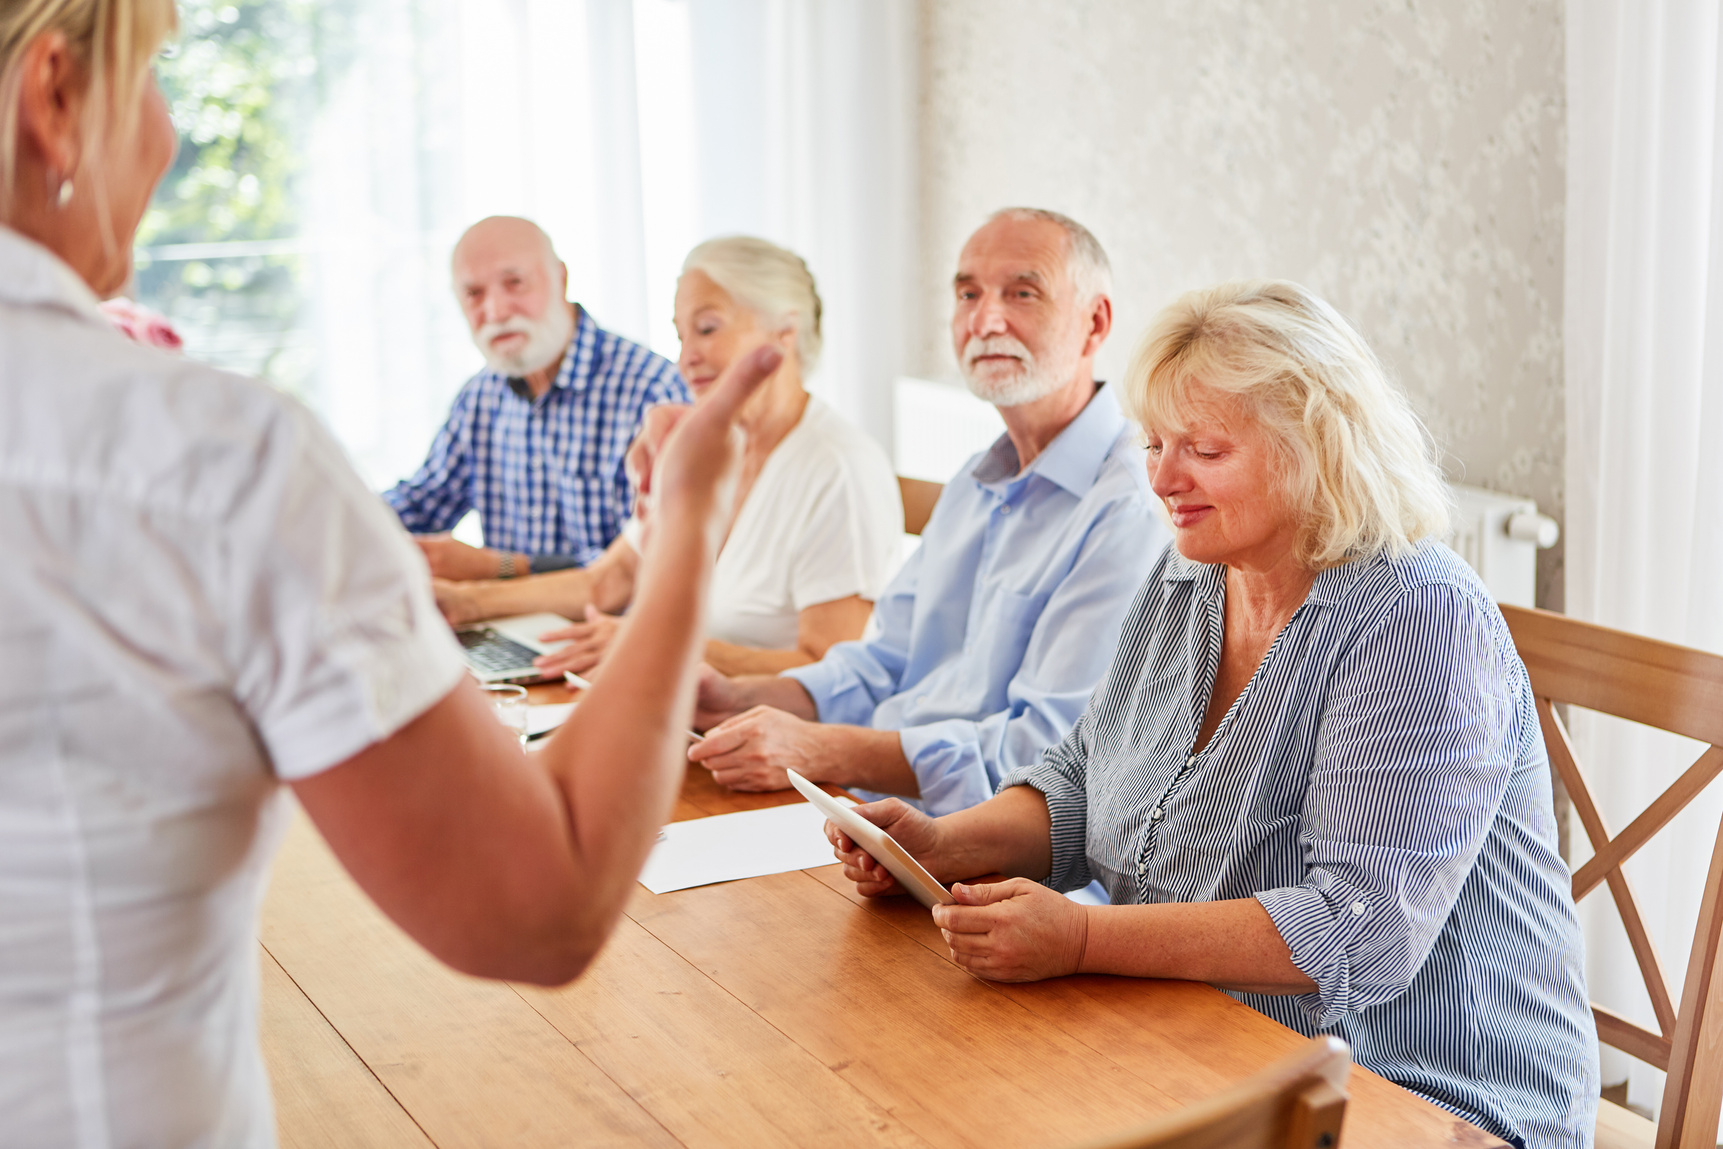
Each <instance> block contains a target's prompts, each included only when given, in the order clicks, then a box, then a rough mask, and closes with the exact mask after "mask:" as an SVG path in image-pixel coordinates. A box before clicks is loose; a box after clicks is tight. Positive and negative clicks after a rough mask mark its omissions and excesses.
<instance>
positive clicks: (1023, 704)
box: [785, 387, 1169, 815]
mask: <svg viewBox="0 0 1723 1149" xmlns="http://www.w3.org/2000/svg"><path fill="white" fill-rule="evenodd" d="M1152 502H1153V501H1152V497H1151V495H1150V493H1149V489H1148V476H1147V474H1146V472H1145V471H1144V468H1143V452H1142V448H1141V447H1140V446H1139V445H1138V442H1137V435H1136V432H1135V430H1134V429H1133V428H1132V427H1130V426H1129V425H1128V424H1127V423H1126V421H1125V417H1124V415H1122V414H1121V413H1120V411H1119V406H1118V402H1117V401H1116V400H1115V399H1114V397H1113V393H1112V391H1111V390H1110V389H1107V388H1105V387H1103V388H1102V389H1101V390H1100V391H1099V392H1097V393H1096V395H1095V397H1094V398H1093V399H1091V400H1090V401H1089V405H1088V406H1087V407H1085V408H1084V409H1083V411H1082V413H1081V414H1079V415H1078V416H1077V417H1076V418H1075V419H1073V420H1072V421H1071V423H1070V424H1069V425H1068V426H1067V427H1066V428H1065V429H1064V430H1063V431H1062V432H1060V433H1059V435H1058V437H1057V438H1055V439H1054V440H1053V442H1051V443H1050V444H1048V446H1047V449H1046V450H1045V451H1043V452H1041V454H1040V455H1038V456H1037V457H1036V458H1035V460H1034V461H1033V462H1032V463H1030V464H1029V466H1028V467H1026V468H1022V470H1021V473H1019V467H1018V460H1017V450H1016V448H1015V447H1014V446H1012V443H1011V440H1010V438H1009V437H1007V436H1001V437H1000V438H999V440H998V441H997V442H996V443H994V444H993V446H992V447H991V448H989V449H988V450H986V451H984V452H982V453H981V454H980V455H977V456H976V457H975V458H974V459H972V460H971V461H970V462H969V463H968V464H966V465H965V466H964V468H963V469H962V470H961V471H959V472H958V475H957V477H956V478H955V479H953V480H952V481H951V482H950V483H947V484H946V487H945V491H944V493H943V494H941V495H940V498H939V503H938V505H936V506H935V507H934V509H933V516H932V518H930V519H929V520H928V524H927V527H926V529H925V530H924V531H923V532H922V542H921V546H920V547H919V548H918V549H917V550H916V552H915V553H914V554H913V555H912V556H911V557H910V559H909V561H908V562H907V563H905V564H904V567H903V569H902V570H901V571H899V572H898V575H897V577H896V578H894V579H893V580H892V581H891V583H890V585H888V586H887V587H886V589H885V593H884V594H883V595H881V596H880V599H879V601H878V602H876V603H874V622H875V624H876V626H877V631H878V633H877V635H876V636H875V637H872V638H867V639H863V640H862V641H859V642H844V643H839V644H838V645H836V646H834V647H832V648H831V650H829V651H828V652H827V653H826V656H825V657H824V658H823V659H821V660H820V661H819V662H816V663H814V664H813V665H811V666H803V667H797V668H796V669H794V670H790V671H786V672H785V673H786V674H787V675H788V676H789V677H791V678H794V679H796V680H797V681H798V682H800V683H801V684H802V685H803V686H804V687H806V688H807V691H808V693H809V694H811V695H812V696H813V699H814V704H815V705H816V706H817V707H818V708H819V716H820V721H821V722H844V723H849V724H852V725H857V726H870V727H872V728H874V729H876V730H896V731H898V732H899V735H900V737H901V738H902V741H903V753H904V757H906V758H907V759H909V763H910V766H911V767H913V768H914V770H915V776H916V779H917V781H918V782H919V783H920V787H921V799H920V805H921V806H922V808H923V809H925V810H927V811H928V812H929V813H931V814H935V815H939V814H949V813H951V812H952V811H954V810H962V809H965V808H967V807H969V806H974V805H976V804H977V803H980V802H984V801H986V800H987V799H988V798H990V797H992V796H993V791H994V788H995V787H996V786H997V785H998V783H999V779H1000V778H1002V777H1004V775H1005V774H1006V773H1008V772H1009V771H1011V770H1014V769H1017V768H1019V767H1023V766H1030V765H1033V764H1034V763H1036V762H1037V761H1039V759H1040V756H1041V752H1042V751H1043V750H1046V749H1047V748H1048V747H1050V746H1055V745H1057V744H1058V743H1059V742H1060V741H1061V740H1062V739H1063V738H1064V737H1065V735H1066V733H1067V732H1068V731H1070V729H1071V727H1072V725H1073V724H1074V723H1075V722H1076V721H1077V716H1078V715H1079V714H1081V713H1082V712H1083V707H1084V705H1085V704H1086V703H1087V702H1088V699H1089V694H1090V692H1091V691H1092V690H1094V688H1095V685H1096V683H1098V682H1100V680H1101V676H1102V675H1103V674H1105V673H1106V670H1107V666H1108V664H1109V663H1110V662H1111V661H1112V657H1113V647H1114V643H1115V642H1116V641H1117V639H1118V635H1119V628H1120V626H1121V624H1122V623H1123V622H1124V619H1125V614H1126V612H1127V611H1128V610H1129V608H1130V605H1131V599H1132V598H1133V597H1134V595H1135V593H1136V590H1137V588H1138V587H1139V586H1141V585H1142V581H1143V578H1144V576H1145V575H1147V574H1148V572H1149V571H1150V569H1152V568H1153V566H1154V565H1155V561H1156V560H1157V558H1159V556H1160V553H1161V551H1162V550H1163V549H1164V548H1165V547H1166V544H1167V541H1168V539H1169V534H1168V531H1167V528H1166V526H1165V525H1164V524H1163V523H1162V521H1161V518H1160V516H1159V515H1158V514H1157V513H1156V511H1155V510H1154V507H1153V505H1152ZM855 793H857V794H859V795H862V796H864V797H874V796H875V795H870V794H868V792H867V791H862V790H856V791H855Z"/></svg>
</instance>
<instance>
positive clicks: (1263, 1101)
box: [1084, 1037, 1352, 1149]
mask: <svg viewBox="0 0 1723 1149" xmlns="http://www.w3.org/2000/svg"><path fill="white" fill-rule="evenodd" d="M1351 1072H1352V1051H1351V1050H1350V1049H1348V1048H1347V1047H1346V1043H1345V1042H1344V1041H1341V1040H1340V1039H1339V1038H1338V1037H1314V1038H1311V1039H1310V1040H1309V1041H1307V1042H1305V1043H1304V1044H1303V1045H1301V1046H1300V1047H1299V1048H1298V1050H1297V1051H1296V1052H1294V1053H1292V1054H1290V1055H1288V1056H1286V1057H1284V1058H1282V1059H1281V1060H1279V1061H1277V1062H1275V1063H1274V1064H1273V1065H1270V1066H1269V1067H1268V1068H1266V1069H1264V1070H1263V1071H1262V1072H1261V1073H1258V1074H1256V1075H1255V1076H1253V1077H1250V1078H1247V1079H1246V1080H1244V1081H1241V1082H1239V1083H1238V1084H1237V1085H1235V1086H1233V1087H1232V1088H1231V1089H1228V1090H1227V1091H1226V1092H1225V1093H1219V1094H1216V1095H1215V1096H1213V1097H1210V1098H1208V1099H1207V1100H1205V1101H1200V1102H1198V1103H1197V1104H1195V1105H1192V1106H1190V1107H1189V1108H1188V1109H1181V1110H1179V1111H1178V1112H1177V1113H1171V1114H1168V1115H1167V1116H1165V1117H1163V1118H1161V1119H1160V1120H1158V1121H1153V1122H1150V1123H1149V1124H1147V1125H1144V1126H1141V1127H1139V1128H1137V1129H1134V1130H1131V1131H1130V1132H1128V1133H1121V1134H1117V1135H1115V1136H1112V1137H1107V1138H1104V1139H1102V1140H1100V1141H1095V1142H1092V1143H1090V1144H1089V1145H1087V1146H1085V1147H1084V1149H1336V1147H1337V1146H1338V1145H1339V1144H1340V1126H1341V1123H1342V1122H1344V1121H1345V1119H1346V1078H1347V1076H1348V1075H1349V1074H1350V1073H1351Z"/></svg>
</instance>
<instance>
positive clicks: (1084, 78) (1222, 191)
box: [915, 0, 1565, 606]
mask: <svg viewBox="0 0 1723 1149" xmlns="http://www.w3.org/2000/svg"><path fill="white" fill-rule="evenodd" d="M1562 35H1563V33H1562V3H1561V0H1516V2H1515V3H1512V4H1498V3H1489V2H1486V0H1439V2H1433V3H1432V2H1419V0H1323V2H1317V0H1296V2H1294V0H1280V2H1269V0H1204V2H1203V3H1196V4H1192V3H1187V2H1184V0H1176V2H1175V0H1153V2H1150V0H1141V2H1137V0H1132V2H1126V0H924V3H923V4H922V8H921V28H920V38H921V44H920V46H921V68H922V76H921V95H920V99H921V139H920V145H919V146H920V163H921V203H920V210H921V219H920V227H921V256H920V263H919V269H918V274H919V289H920V292H921V299H920V301H919V302H920V306H919V307H918V308H917V309H916V312H917V315H918V317H919V318H920V320H921V322H922V328H921V331H920V332H919V335H918V338H917V342H916V355H915V360H916V362H915V369H916V370H917V372H918V373H919V374H922V375H925V376H927V377H930V378H935V379H949V380H955V379H956V377H957V376H956V371H955V368H954V367H953V365H952V359H951V352H950V347H949V338H948V336H947V334H946V330H945V327H944V322H943V319H944V317H945V316H946V315H948V314H949V309H950V304H949V288H948V286H947V285H948V283H949V277H950V275H951V270H952V264H953V261H954V259H955V256H956V253H957V250H958V248H959V247H960V246H961V244H962V242H963V239H964V237H965V236H966V235H967V234H968V232H969V231H970V230H971V229H972V228H973V227H974V226H975V225H976V224H977V223H979V222H980V220H981V219H982V218H983V217H984V216H985V215H986V213H987V212H989V211H990V210H992V209H994V208H996V207H1000V206H1003V205H1005V204H1009V203H1022V204H1031V205H1035V206H1042V207H1051V208H1055V209H1058V210H1060V211H1065V212H1068V213H1069V214H1071V215H1073V216H1075V217H1076V218H1077V219H1079V220H1082V221H1083V222H1084V223H1085V224H1086V225H1087V226H1089V227H1090V228H1091V229H1093V230H1094V231H1095V233H1096V234H1097V235H1098V236H1099V237H1100V240H1101V242H1102V244H1104V245H1105V246H1106V248H1107V250H1108V253H1109V255H1110V256H1111V257H1112V260H1113V266H1114V272H1115V280H1116V290H1115V305H1116V308H1117V326H1116V327H1115V333H1114V336H1113V338H1112V340H1111V341H1110V343H1109V345H1108V347H1107V348H1106V349H1105V351H1104V352H1103V357H1102V364H1101V366H1102V368H1103V374H1104V375H1105V376H1107V377H1112V378H1117V377H1118V375H1119V373H1120V369H1121V368H1122V367H1123V365H1124V363H1125V361H1126V359H1127V358H1128V356H1129V353H1130V350H1131V348H1132V346H1133V345H1134V343H1135V341H1136V337H1137V335H1138V333H1140V332H1141V330H1142V328H1143V326H1144V325H1145V323H1146V322H1147V320H1148V319H1149V317H1150V316H1151V315H1152V314H1153V312H1154V311H1155V309H1157V308H1158V307H1160V306H1161V305H1162V304H1164V303H1165V302H1167V301H1168V300H1169V299H1170V298H1172V297H1173V296H1174V295H1176V294H1177V293H1178V292H1180V291H1181V290H1184V289H1186V288H1190V287H1195V286H1199V285H1201V284H1204V283H1207V282H1212V281H1215V280H1220V279H1231V278H1239V277H1257V276H1273V277H1281V278H1288V279H1296V280H1299V281H1301V282H1303V283H1305V284H1307V285H1308V286H1310V287H1312V288H1314V289H1315V290H1317V291H1318V292H1320V293H1322V294H1323V295H1325V296H1326V297H1327V298H1328V299H1329V300H1330V301H1332V302H1333V303H1334V304H1335V305H1336V306H1338V307H1339V308H1340V309H1341V310H1342V311H1344V312H1345V313H1346V314H1347V315H1348V316H1350V317H1351V318H1352V319H1353V321H1354V322H1355V323H1357V324H1358V325H1359V327H1360V329H1361V330H1362V331H1363V332H1364V334H1365V336H1366V337H1367V338H1368V339H1369V340H1370V341H1371V343H1372V344H1373V345H1374V346H1375V347H1376V349H1377V351H1378V352H1379V353H1380V354H1381V355H1382V356H1383V358H1384V359H1385V360H1386V362H1387V363H1388V365H1389V367H1390V369H1391V370H1393V371H1394V372H1395V373H1396V375H1397V377H1398V378H1399V379H1400V380H1401V382H1402V383H1403V384H1404V385H1405V387H1406V388H1407V390H1408V392H1409V393H1410V394H1411V396H1412V400H1413V403H1414V404H1415V405H1416V407H1417V409H1418V411H1419V413H1420V414H1421V415H1422V416H1423V417H1424V419H1425V421H1426V422H1427V423H1428V425H1429V427H1430V429H1431V431H1432V432H1433V433H1434V434H1435V436H1436V439H1437V441H1438V442H1439V443H1440V444H1441V445H1442V447H1443V449H1444V451H1445V452H1446V456H1447V458H1446V464H1447V470H1448V474H1449V477H1450V478H1452V479H1454V480H1455V481H1458V482H1465V483H1470V484H1473V485H1476V486H1482V487H1490V488H1493V489H1496V490H1502V491H1509V492H1513V493H1515V494H1522V495H1527V496H1530V497H1532V498H1535V499H1537V501H1538V504H1539V506H1540V507H1541V508H1542V509H1543V510H1544V511H1545V512H1546V513H1548V514H1552V515H1554V516H1556V517H1557V518H1558V519H1559V518H1560V516H1561V510H1562V467H1563V445H1562V434H1563V418H1562V371H1561V288H1562V203H1563V179H1564V175H1563V169H1562V147H1563V120H1564V95H1563V92H1564V82H1565V81H1564V76H1563V58H1562V47H1563V41H1562ZM1544 559H1545V561H1543V562H1541V563H1540V575H1539V583H1540V593H1539V598H1540V601H1541V602H1544V603H1546V604H1549V605H1558V606H1559V603H1560V597H1559V596H1560V590H1559V587H1560V569H1559V567H1560V563H1559V559H1560V556H1559V553H1555V554H1551V553H1547V552H1546V555H1545V556H1544Z"/></svg>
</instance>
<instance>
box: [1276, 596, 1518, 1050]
mask: <svg viewBox="0 0 1723 1149" xmlns="http://www.w3.org/2000/svg"><path fill="white" fill-rule="evenodd" d="M1488 609H1490V608H1489V607H1488V605H1487V604H1486V603H1483V602H1480V601H1479V600H1478V599H1476V598H1475V597H1473V596H1472V595H1470V594H1468V593H1466V592H1464V591H1462V590H1459V589H1457V588H1455V587H1453V586H1450V585H1440V584H1439V585H1431V586H1424V587H1418V588H1415V589H1414V590H1412V591H1411V592H1410V593H1408V594H1407V595H1405V596H1403V597H1402V598H1401V599H1399V601H1398V602H1396V604H1395V605H1394V606H1393V607H1392V608H1391V609H1390V610H1389V611H1387V612H1385V614H1384V616H1383V618H1382V619H1381V620H1380V621H1379V622H1378V623H1377V624H1375V625H1374V626H1373V627H1371V628H1370V629H1369V630H1368V631H1366V632H1365V633H1364V635H1363V636H1361V638H1360V639H1359V641H1358V643H1357V645H1356V646H1355V648H1354V649H1353V650H1352V651H1351V652H1349V653H1348V655H1347V656H1346V657H1345V658H1344V659H1343V660H1342V662H1341V664H1340V666H1339V667H1338V668H1337V673H1336V674H1335V676H1334V677H1333V678H1332V679H1331V680H1330V684H1329V694H1328V698H1327V700H1326V704H1325V706H1324V709H1323V713H1322V717H1321V722H1320V725H1319V728H1318V733H1317V744H1316V753H1315V761H1314V765H1313V766H1312V768H1311V773H1310V779H1309V784H1308V787H1307V789H1306V792H1305V796H1304V805H1303V819H1302V824H1301V830H1300V835H1299V845H1300V847H1301V849H1302V851H1303V854H1304V858H1305V863H1306V876H1305V880H1304V881H1303V882H1301V883H1300V884H1298V885H1296V886H1290V887H1284V888H1280V889H1272V890H1266V891H1263V892H1260V893H1258V894H1257V895H1256V896H1257V900H1258V901H1259V902H1261V903H1262V906H1263V908H1264V909H1266V910H1267V911H1268V914H1269V916H1270V917H1271V918H1273V920H1274V924H1275V927H1276V929H1278V930H1279V932H1280V936H1281V937H1282V939H1284V940H1285V942H1286V944H1287V947H1288V948H1289V949H1290V951H1291V956H1292V962H1293V964H1294V965H1296V966H1297V967H1298V968H1299V969H1300V970H1302V971H1303V972H1304V973H1305V974H1306V975H1307V976H1309V977H1310V978H1311V980H1312V981H1314V982H1315V983H1316V985H1317V992H1316V993H1314V994H1307V995H1304V996H1303V997H1301V998H1300V999H1299V1000H1300V1004H1301V1005H1302V1007H1303V1008H1304V1009H1305V1011H1306V1012H1307V1014H1308V1015H1309V1017H1310V1018H1311V1020H1312V1021H1313V1022H1314V1023H1315V1024H1316V1025H1318V1026H1326V1025H1332V1024H1333V1023H1334V1022H1335V1021H1336V1020H1338V1019H1339V1018H1340V1017H1341V1016H1342V1015H1344V1014H1347V1013H1351V1012H1354V1011H1357V1010H1361V1009H1365V1008H1368V1007H1370V1006H1374V1005H1379V1004H1381V1003H1383V1002H1386V1001H1390V1000H1392V999H1394V998H1395V997H1397V996H1399V995H1400V994H1402V993H1404V992H1405V991H1406V989H1407V988H1408V987H1409V986H1410V985H1411V983H1412V979H1413V978H1414V977H1416V976H1417V973H1418V971H1419V969H1420V968H1421V967H1422V966H1423V964H1424V960H1425V958H1426V957H1427V956H1428V955H1429V952H1430V948H1431V946H1432V945H1434V943H1435V940H1436V936H1437V934H1438V933H1440V932H1441V930H1442V927H1443V925H1444V924H1445V923H1446V922H1447V920H1448V915H1449V913H1450V911H1451V910H1452V909H1453V907H1454V903H1455V901H1456V899H1457V898H1458V897H1459V894H1460V889H1461V887H1462V885H1463V884H1464V883H1465V881H1466V878H1467V876H1468V875H1469V874H1470V873H1471V871H1472V868H1473V864H1474V862H1475V861H1476V859H1477V856H1478V852H1479V850H1480V849H1481V848H1482V846H1483V843H1484V840H1485V837H1486V836H1487V835H1488V833H1489V830H1490V826H1491V824H1492V823H1493V822H1494V820H1495V817H1496V812H1497V810H1498V808H1499V806H1500V804H1501V801H1502V796H1503V794H1504V792H1505V791H1506V789H1507V786H1508V783H1509V780H1510V777H1511V775H1512V773H1513V769H1514V765H1515V762H1516V760H1517V757H1518V751H1519V747H1518V746H1517V745H1515V739H1514V705H1513V700H1512V698H1511V697H1510V696H1509V694H1508V693H1507V688H1506V684H1507V683H1508V682H1509V681H1511V676H1510V675H1509V673H1508V672H1507V670H1506V667H1505V656H1504V652H1503V651H1502V650H1501V649H1500V648H1499V646H1498V645H1497V638H1496V636H1495V635H1494V633H1493V630H1492V628H1491V627H1490V626H1489V625H1488V622H1487V618H1486V615H1485V611H1486V610H1488Z"/></svg>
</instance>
